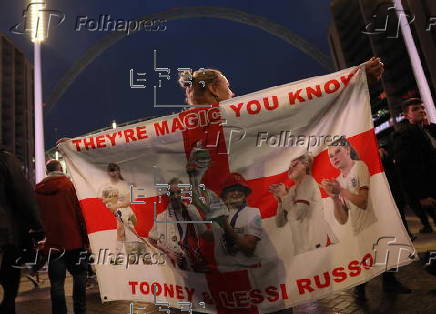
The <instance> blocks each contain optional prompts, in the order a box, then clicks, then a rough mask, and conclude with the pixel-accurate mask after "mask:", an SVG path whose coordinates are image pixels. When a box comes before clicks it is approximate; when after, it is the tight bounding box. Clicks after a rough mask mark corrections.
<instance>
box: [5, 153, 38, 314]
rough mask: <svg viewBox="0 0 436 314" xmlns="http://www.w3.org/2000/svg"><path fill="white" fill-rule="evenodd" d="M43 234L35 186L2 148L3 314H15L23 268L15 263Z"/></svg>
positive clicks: (16, 162) (12, 156)
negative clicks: (28, 245) (25, 249)
mask: <svg viewBox="0 0 436 314" xmlns="http://www.w3.org/2000/svg"><path fill="white" fill-rule="evenodd" d="M43 237H44V234H43V232H42V226H41V222H40V218H39V210H38V207H37V205H36V200H35V197H34V194H33V190H32V187H31V185H30V184H29V183H28V182H27V180H26V178H25V177H24V175H23V173H22V171H21V167H20V164H19V162H18V160H17V158H16V157H15V156H14V155H12V154H10V153H8V152H6V151H5V150H3V149H1V148H0V283H1V285H2V286H3V289H4V296H3V301H2V303H1V305H0V313H2V314H15V297H16V296H17V292H18V286H19V282H20V269H19V268H18V267H13V266H14V264H15V263H16V261H17V258H18V257H19V254H20V251H21V250H22V249H23V248H24V247H25V246H26V244H25V243H26V241H30V242H34V243H35V244H36V243H41V242H42V241H41V240H42V238H43ZM29 239H30V240H29Z"/></svg>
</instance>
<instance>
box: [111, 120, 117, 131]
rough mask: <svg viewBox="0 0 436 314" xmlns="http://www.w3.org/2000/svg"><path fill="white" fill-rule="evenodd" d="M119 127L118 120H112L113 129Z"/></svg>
mask: <svg viewBox="0 0 436 314" xmlns="http://www.w3.org/2000/svg"><path fill="white" fill-rule="evenodd" d="M116 128H117V122H116V121H115V120H114V121H112V129H116Z"/></svg>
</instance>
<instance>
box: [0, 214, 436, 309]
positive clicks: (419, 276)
mask: <svg viewBox="0 0 436 314" xmlns="http://www.w3.org/2000/svg"><path fill="white" fill-rule="evenodd" d="M409 221H410V227H411V230H412V232H414V233H416V234H417V232H418V231H417V230H418V228H419V224H418V221H417V219H416V218H410V220H409ZM435 230H436V228H435ZM417 235H418V239H417V240H416V241H415V247H416V248H417V249H418V251H421V252H422V251H426V250H436V232H434V233H432V234H425V235H421V234H417ZM397 278H398V279H399V280H400V281H401V282H402V283H403V284H404V285H406V286H408V287H409V288H411V289H412V290H413V292H412V293H411V294H408V295H395V294H384V293H383V292H382V288H381V280H380V278H376V279H374V280H372V281H371V282H369V284H368V285H367V287H366V292H367V297H368V301H367V302H364V303H362V302H357V301H356V299H355V298H354V297H353V294H352V291H351V290H347V291H342V292H338V293H336V294H334V295H332V296H330V297H327V298H324V299H322V300H319V301H316V302H311V303H307V304H304V305H300V306H297V307H295V308H294V313H298V314H303V313H305V314H306V313H313V314H317V313H320V314H321V313H322V314H333V313H344V314H345V313H404V314H406V313H407V314H414V313H416V314H427V313H428V314H430V313H436V278H435V277H432V276H430V275H429V274H428V273H426V272H425V271H424V270H423V269H422V265H420V264H419V263H416V262H415V263H412V264H410V265H408V266H405V267H402V268H401V269H400V272H399V273H398V274H397ZM66 294H67V296H68V306H69V308H70V309H71V308H72V299H71V295H72V290H71V278H70V277H69V278H67V285H66ZM0 297H1V293H0ZM87 304H88V313H89V314H97V313H104V314H128V313H129V304H130V303H129V302H125V301H117V302H110V303H105V304H101V302H100V297H99V294H98V288H97V286H96V284H91V286H90V287H89V290H88V303H87ZM143 306H146V307H147V309H146V310H145V311H140V312H138V313H141V314H145V313H147V314H148V313H163V312H158V311H157V310H156V309H155V307H154V305H150V304H148V305H147V304H144V305H143ZM17 313H18V314H45V313H51V311H50V297H49V284H48V279H47V276H46V274H42V275H41V287H40V288H38V289H33V285H32V283H31V282H30V281H29V280H28V279H25V278H24V277H23V279H22V284H21V287H20V294H19V296H18V298H17ZM184 313H187V312H184Z"/></svg>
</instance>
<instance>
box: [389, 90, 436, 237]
mask: <svg viewBox="0 0 436 314" xmlns="http://www.w3.org/2000/svg"><path fill="white" fill-rule="evenodd" d="M402 109H403V114H404V117H405V118H406V119H405V120H404V121H401V122H400V123H399V125H398V129H397V131H396V132H395V134H394V157H395V161H396V164H397V165H398V167H399V171H400V176H401V181H402V183H403V185H404V187H405V192H406V193H407V195H408V197H409V205H410V206H411V207H412V209H413V210H415V212H416V215H417V216H418V217H419V218H420V220H421V223H422V224H423V226H424V227H423V228H422V229H421V230H420V232H421V233H430V232H432V231H433V229H432V227H431V225H430V223H429V221H428V217H427V215H429V216H431V217H432V218H433V221H434V222H435V223H436V211H435V209H436V188H435V184H434V180H435V178H436V124H434V123H430V124H428V125H426V124H424V122H425V118H426V113H425V110H424V106H423V105H422V101H421V100H420V99H419V98H411V99H408V100H406V101H404V102H403V103H402Z"/></svg>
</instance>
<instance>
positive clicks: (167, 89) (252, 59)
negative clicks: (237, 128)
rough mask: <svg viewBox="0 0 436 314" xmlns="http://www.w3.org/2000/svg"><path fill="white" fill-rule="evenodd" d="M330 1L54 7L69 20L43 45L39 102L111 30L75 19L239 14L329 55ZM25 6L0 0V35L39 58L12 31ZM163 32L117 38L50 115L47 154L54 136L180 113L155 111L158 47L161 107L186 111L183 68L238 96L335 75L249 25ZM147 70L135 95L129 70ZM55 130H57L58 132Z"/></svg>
mask: <svg viewBox="0 0 436 314" xmlns="http://www.w3.org/2000/svg"><path fill="white" fill-rule="evenodd" d="M329 2H330V1H329V0H312V1H304V2H303V1H290V0H287V1H264V0H243V1H242V0H238V1H235V0H232V1H217V0H215V1H211V0H203V1H184V0H178V1H168V0H166V1H157V0H155V1H149V0H125V1H118V0H117V1H115V0H106V1H97V0H93V1H90V0H87V1H84V0H76V1H66V0H63V1H53V0H52V1H50V0H48V1H47V3H48V8H49V9H54V10H60V11H62V12H64V13H65V16H66V19H65V21H64V22H63V23H62V24H61V25H59V26H58V27H55V28H52V29H50V33H49V38H48V40H47V41H45V42H44V44H43V48H42V58H43V69H42V71H43V95H44V96H43V98H44V100H47V99H48V96H49V95H50V93H51V92H52V91H53V88H54V86H55V84H56V83H57V82H58V81H59V80H60V79H61V78H62V76H63V75H64V74H65V72H66V71H67V70H68V69H69V68H70V67H71V66H72V64H73V63H74V62H75V61H76V60H77V59H78V58H79V57H80V56H81V55H82V54H83V53H84V52H85V51H86V50H87V49H88V48H89V47H91V46H92V45H93V44H95V43H96V42H97V41H98V40H99V39H101V38H103V37H104V36H107V35H108V34H109V33H110V32H107V31H106V32H101V31H100V32H99V31H94V32H91V31H87V30H83V29H82V30H81V31H79V32H78V31H75V26H76V21H77V17H78V16H88V17H89V18H93V19H98V17H99V15H102V14H105V15H111V17H112V19H124V20H134V19H136V18H138V17H141V16H146V15H149V14H153V13H157V12H159V11H163V10H168V9H171V8H177V7H189V6H215V7H222V8H233V9H237V10H241V11H244V12H247V13H249V14H253V15H257V16H262V17H264V18H267V19H269V20H270V21H272V22H274V23H277V24H280V25H283V26H286V27H287V28H288V29H289V30H291V31H292V32H294V33H296V34H298V35H299V36H301V37H302V38H304V39H305V40H307V41H308V42H310V43H311V44H312V45H313V46H315V47H316V48H318V49H319V50H321V51H322V52H323V53H324V54H326V55H327V56H330V48H329V44H328V29H329V25H330V23H331V13H330V9H329ZM24 8H25V1H24V0H23V1H21V0H1V1H0V16H1V19H0V32H1V33H3V34H4V35H6V36H7V37H8V38H9V39H10V40H12V41H13V42H14V43H15V44H16V45H17V46H18V48H19V49H21V50H22V51H24V53H25V54H26V56H27V57H28V59H30V60H33V49H32V44H31V42H30V41H29V40H28V39H27V38H25V37H24V36H20V35H16V34H12V33H10V31H9V29H10V28H11V27H12V26H13V25H15V24H17V23H19V22H20V21H21V19H22V11H23V9H24ZM164 25H166V28H167V29H166V31H157V32H151V31H141V32H137V33H135V34H133V35H131V36H128V37H125V38H124V39H122V40H120V41H118V42H117V43H116V44H115V45H113V46H112V47H111V48H109V49H107V50H105V51H104V52H103V53H102V54H101V55H100V56H98V57H97V58H96V59H95V60H94V61H93V62H92V63H91V64H90V65H89V66H88V67H87V68H86V69H85V70H84V71H83V72H82V73H81V74H80V75H79V76H78V77H77V79H76V80H75V81H74V83H73V84H72V85H71V86H70V87H69V89H68V90H67V91H66V93H65V94H64V95H63V96H62V97H61V98H60V100H59V101H58V102H57V103H56V105H55V107H54V108H53V109H52V110H51V111H50V112H48V113H46V114H45V139H46V148H50V147H52V146H53V145H54V142H55V140H56V138H60V137H75V136H79V135H81V134H84V133H87V132H90V131H93V130H96V129H99V128H102V127H106V126H109V125H110V124H111V123H112V121H113V120H116V121H117V122H118V123H123V122H126V121H130V120H135V119H139V118H143V117H146V116H151V115H153V116H156V115H164V114H170V113H172V112H177V111H180V110H181V108H154V107H153V87H152V86H153V85H157V82H158V77H157V73H156V72H154V71H153V50H154V49H156V50H157V51H158V66H160V67H169V68H170V69H171V74H170V75H171V79H170V80H163V81H162V83H163V85H162V87H161V88H160V89H159V90H158V99H159V103H161V102H162V104H171V105H183V104H184V91H183V89H181V88H180V87H178V85H177V75H176V74H177V68H178V67H190V68H193V69H194V70H196V69H198V68H200V67H204V68H207V67H212V68H217V69H220V70H222V71H223V72H224V74H225V75H226V76H227V77H228V79H229V81H230V85H231V89H232V90H233V91H234V92H235V93H236V95H244V94H247V93H250V92H254V91H257V90H260V89H263V88H267V87H271V86H274V85H280V84H284V83H288V82H291V81H296V80H299V79H302V78H306V77H310V76H314V75H323V74H326V73H328V72H329V70H327V69H326V68H324V67H322V66H321V65H320V64H319V63H317V62H316V61H315V60H314V59H312V58H311V57H309V56H307V55H306V54H304V53H302V52H301V51H300V50H298V49H297V48H295V47H293V46H291V45H289V44H288V43H286V42H284V41H283V40H281V39H280V38H278V37H275V36H273V35H271V34H269V33H266V32H264V31H263V30H260V29H258V28H255V27H253V26H249V25H246V24H243V23H238V22H233V21H229V20H224V19H213V18H190V19H178V20H173V21H168V22H167V23H165V24H164ZM131 68H133V69H134V70H135V71H138V72H147V75H146V79H147V87H146V88H145V89H131V88H130V86H129V70H130V69H131ZM55 129H57V132H55Z"/></svg>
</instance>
